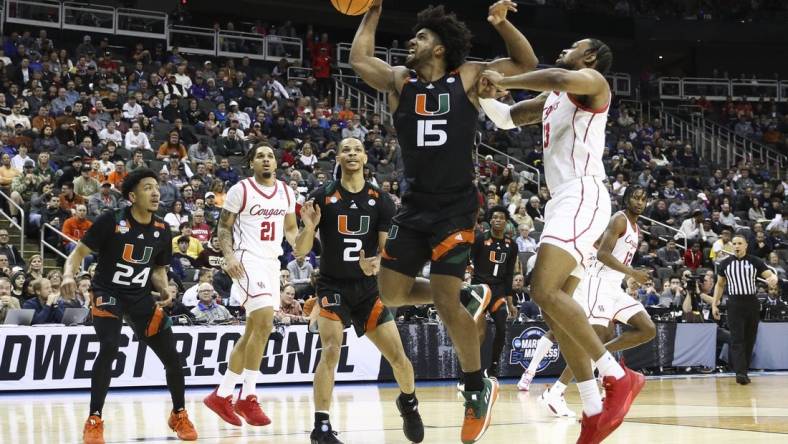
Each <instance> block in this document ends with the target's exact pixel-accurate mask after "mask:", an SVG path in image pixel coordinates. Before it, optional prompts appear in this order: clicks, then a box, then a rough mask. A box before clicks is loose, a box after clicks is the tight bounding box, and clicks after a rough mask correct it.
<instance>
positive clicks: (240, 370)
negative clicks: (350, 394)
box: [204, 145, 303, 426]
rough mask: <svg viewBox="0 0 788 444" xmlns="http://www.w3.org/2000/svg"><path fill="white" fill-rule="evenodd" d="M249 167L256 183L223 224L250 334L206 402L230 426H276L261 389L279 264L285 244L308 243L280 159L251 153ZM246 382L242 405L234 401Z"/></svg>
mask: <svg viewBox="0 0 788 444" xmlns="http://www.w3.org/2000/svg"><path fill="white" fill-rule="evenodd" d="M246 161H247V164H248V165H249V166H250V167H251V168H252V170H253V171H254V174H253V176H252V177H249V178H247V179H244V180H242V181H240V182H238V183H236V184H235V185H233V186H232V187H231V188H230V190H229V191H228V192H227V197H226V198H225V200H224V206H223V208H222V213H221V216H220V219H219V229H218V236H219V246H220V248H221V250H222V254H223V255H224V260H225V270H226V271H227V274H229V275H230V277H231V278H232V279H233V286H232V290H231V291H232V292H233V294H235V295H236V297H238V298H239V300H241V301H243V303H242V305H243V306H244V308H245V309H246V328H245V330H244V333H243V335H242V336H241V339H240V340H239V341H238V342H237V343H236V344H235V347H234V348H233V351H232V354H231V355H230V363H229V367H228V369H227V371H226V372H225V374H224V377H223V379H222V382H221V384H220V385H219V387H217V388H216V390H214V391H213V392H211V394H210V395H208V396H207V397H206V398H205V400H204V402H205V405H206V406H208V407H209V408H210V409H211V410H213V411H214V412H216V414H218V415H219V416H220V417H221V418H222V419H224V420H225V421H227V422H228V423H230V424H233V425H236V426H240V425H241V419H240V418H239V416H240V417H243V418H244V419H245V420H246V422H247V423H248V424H250V425H256V426H263V425H267V424H270V422H271V421H270V419H268V417H267V416H266V415H265V413H263V411H262V409H261V408H260V405H259V404H258V403H257V395H256V390H255V386H256V383H257V376H258V375H259V374H260V362H261V360H262V359H263V353H264V352H265V345H266V344H267V343H268V336H269V334H270V333H271V329H272V328H273V322H274V312H276V311H279V261H278V260H277V258H278V257H279V256H281V255H282V239H283V238H285V239H287V242H288V243H289V244H290V245H291V246H293V248H294V249H295V248H296V246H297V244H298V242H299V240H301V238H303V236H302V234H301V233H299V232H298V224H297V221H296V215H295V196H294V195H293V193H292V190H291V189H290V187H289V186H287V184H285V183H284V182H282V181H280V180H277V179H276V175H275V173H276V156H275V155H274V150H273V148H271V147H270V146H268V145H258V146H256V147H254V148H253V149H251V150H249V152H248V153H247V156H246ZM239 382H243V388H242V389H241V393H240V395H239V398H238V401H237V402H236V403H235V404H234V405H233V403H232V398H233V392H234V390H235V386H236V384H238V383H239Z"/></svg>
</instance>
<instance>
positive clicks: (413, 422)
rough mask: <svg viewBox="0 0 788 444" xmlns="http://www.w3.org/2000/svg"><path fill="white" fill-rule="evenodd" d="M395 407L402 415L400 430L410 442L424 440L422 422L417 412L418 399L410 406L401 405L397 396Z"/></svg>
mask: <svg viewBox="0 0 788 444" xmlns="http://www.w3.org/2000/svg"><path fill="white" fill-rule="evenodd" d="M397 409H398V410H399V414H400V416H402V432H403V433H404V434H405V438H408V440H409V441H410V442H422V441H423V440H424V423H423V422H421V415H420V414H419V401H416V402H414V403H413V405H410V406H403V405H402V404H401V403H400V398H399V397H397Z"/></svg>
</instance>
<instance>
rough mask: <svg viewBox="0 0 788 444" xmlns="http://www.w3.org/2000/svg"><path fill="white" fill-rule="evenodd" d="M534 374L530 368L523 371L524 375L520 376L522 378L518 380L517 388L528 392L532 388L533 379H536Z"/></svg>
mask: <svg viewBox="0 0 788 444" xmlns="http://www.w3.org/2000/svg"><path fill="white" fill-rule="evenodd" d="M534 376H535V375H534V374H533V373H530V372H529V371H528V370H526V371H524V372H523V375H522V376H520V380H519V381H518V382H517V390H520V391H522V392H527V391H528V390H530V389H531V381H533V380H534Z"/></svg>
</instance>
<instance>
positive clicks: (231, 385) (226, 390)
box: [216, 368, 241, 398]
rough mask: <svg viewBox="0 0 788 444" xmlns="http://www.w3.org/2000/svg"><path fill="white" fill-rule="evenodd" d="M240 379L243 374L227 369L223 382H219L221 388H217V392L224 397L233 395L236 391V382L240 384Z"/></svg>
mask: <svg viewBox="0 0 788 444" xmlns="http://www.w3.org/2000/svg"><path fill="white" fill-rule="evenodd" d="M240 381H241V375H239V374H238V373H233V371H232V370H230V369H229V368H228V369H227V371H226V372H224V377H223V378H222V382H221V384H219V389H218V390H216V394H217V395H219V396H221V397H222V398H226V397H228V396H230V395H232V394H233V392H234V391H235V384H238V382H240Z"/></svg>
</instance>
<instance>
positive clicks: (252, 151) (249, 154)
mask: <svg viewBox="0 0 788 444" xmlns="http://www.w3.org/2000/svg"><path fill="white" fill-rule="evenodd" d="M262 146H267V147H268V148H271V151H273V152H274V157H277V156H276V150H274V147H272V146H271V145H269V144H267V143H258V144H257V145H254V146H253V147H252V148H250V149H249V151H247V152H246V155H245V156H244V163H245V164H246V165H245V166H246V168H250V165H251V163H252V161H253V160H254V156H255V155H256V154H257V149H258V148H260V147H262ZM276 161H277V164H279V158H278V157H277V159H276Z"/></svg>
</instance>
